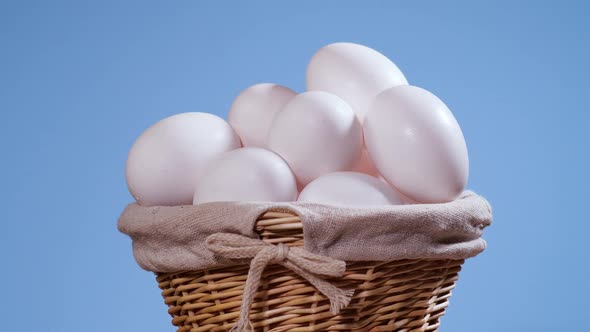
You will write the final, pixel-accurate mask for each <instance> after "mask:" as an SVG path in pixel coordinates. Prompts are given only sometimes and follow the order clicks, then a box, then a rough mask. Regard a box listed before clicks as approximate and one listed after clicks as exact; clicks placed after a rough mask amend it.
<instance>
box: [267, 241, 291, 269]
mask: <svg viewBox="0 0 590 332" xmlns="http://www.w3.org/2000/svg"><path fill="white" fill-rule="evenodd" d="M275 248H276V249H275V250H274V252H275V257H274V258H273V259H272V260H271V261H270V263H271V264H281V262H283V261H284V260H286V259H287V257H288V256H289V246H288V245H286V244H284V243H279V244H278V245H276V246H275Z"/></svg>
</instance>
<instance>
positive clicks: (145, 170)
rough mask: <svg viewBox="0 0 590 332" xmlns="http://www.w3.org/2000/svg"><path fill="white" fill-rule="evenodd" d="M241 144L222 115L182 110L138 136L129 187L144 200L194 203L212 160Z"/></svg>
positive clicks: (147, 202) (128, 171)
mask: <svg viewBox="0 0 590 332" xmlns="http://www.w3.org/2000/svg"><path fill="white" fill-rule="evenodd" d="M239 147H240V141H239V138H238V136H237V135H236V134H235V133H234V131H233V129H232V128H231V127H230V125H229V124H228V123H227V122H225V121H224V120H223V119H221V118H220V117H217V116H215V115H212V114H207V113H182V114H178V115H174V116H171V117H168V118H166V119H164V120H161V121H160V122H158V123H156V124H154V125H153V126H151V127H150V128H148V129H147V130H146V131H144V132H143V133H142V134H141V136H139V138H138V139H137V140H136V141H135V143H134V144H133V147H132V148H131V150H130V151H129V157H128V159H127V165H126V177H127V186H128V188H129V192H130V193H131V195H133V197H134V198H135V200H136V201H137V202H138V203H139V204H140V205H145V206H153V205H167V206H172V205H183V204H191V203H192V201H193V194H194V192H195V186H196V184H197V180H198V179H199V177H200V176H201V175H202V173H203V171H204V170H205V167H206V166H207V165H208V164H209V162H210V161H211V160H213V159H214V158H216V157H219V156H220V155H221V154H223V153H224V152H227V151H230V150H233V149H237V148H239Z"/></svg>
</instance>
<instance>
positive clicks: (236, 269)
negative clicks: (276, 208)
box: [157, 212, 463, 332]
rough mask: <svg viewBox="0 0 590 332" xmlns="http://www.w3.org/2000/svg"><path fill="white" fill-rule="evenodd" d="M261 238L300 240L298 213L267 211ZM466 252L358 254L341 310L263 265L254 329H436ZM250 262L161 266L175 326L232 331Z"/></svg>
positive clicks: (342, 283)
mask: <svg viewBox="0 0 590 332" xmlns="http://www.w3.org/2000/svg"><path fill="white" fill-rule="evenodd" d="M256 228H257V229H256V230H257V232H258V233H259V234H260V237H261V239H262V240H264V241H266V242H268V243H272V244H278V243H284V244H287V245H288V246H303V226H302V224H301V222H300V220H299V217H297V216H293V215H291V214H286V213H278V212H267V213H265V214H264V215H262V216H261V217H260V218H259V220H258V222H257V226H256ZM462 263H463V260H400V261H394V262H353V263H349V264H347V266H346V273H345V275H344V277H342V278H338V279H335V278H332V279H329V281H330V282H332V283H334V284H335V285H336V286H338V287H341V288H353V289H355V293H354V297H353V298H352V301H351V302H350V304H349V305H348V306H347V307H346V308H345V309H343V310H342V311H341V312H340V313H339V314H338V315H333V314H332V313H331V312H330V303H329V301H328V299H327V298H326V297H325V296H323V295H322V294H321V293H320V292H318V291H317V289H315V288H314V287H313V286H311V285H310V284H309V283H308V282H307V281H306V280H305V279H303V278H302V277H300V276H299V275H297V274H295V273H294V272H292V271H290V270H288V269H286V268H284V267H282V266H280V265H270V266H268V267H267V268H266V270H265V271H264V274H263V276H262V281H261V284H260V285H261V286H260V288H259V289H258V292H257V293H256V298H255V301H254V303H253V304H252V306H251V312H250V321H251V322H252V323H253V326H254V328H255V330H256V331H265V332H271V331H272V332H275V331H276V332H279V331H289V332H303V331H405V332H410V331H412V332H419V331H437V330H438V327H439V319H440V317H441V316H442V315H444V313H445V309H446V307H447V306H448V301H449V297H450V296H451V290H452V289H453V288H454V286H455V282H456V281H457V279H458V274H457V273H458V272H459V270H460V269H461V264H462ZM248 269H249V266H248V265H239V266H232V267H226V268H219V269H214V270H206V271H189V272H179V273H166V274H158V276H157V281H158V283H159V286H160V288H161V289H162V296H163V297H164V301H165V303H166V304H167V305H168V306H169V310H168V312H169V313H170V315H171V316H172V317H173V319H172V324H174V325H175V326H177V327H178V330H177V331H178V332H189V331H190V332H201V331H203V332H205V331H228V330H230V329H231V328H232V327H233V326H234V325H235V323H236V321H237V319H238V316H239V311H240V304H241V299H242V293H243V289H244V285H245V283H246V276H247V274H248Z"/></svg>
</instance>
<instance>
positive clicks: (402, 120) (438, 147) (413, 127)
mask: <svg viewBox="0 0 590 332" xmlns="http://www.w3.org/2000/svg"><path fill="white" fill-rule="evenodd" d="M364 134H365V144H366V146H367V150H368V151H369V155H370V156H371V159H372V160H373V161H374V162H375V166H377V169H378V170H379V173H381V175H383V177H384V178H385V179H386V180H387V181H388V182H389V183H390V184H392V185H393V186H394V187H395V188H397V189H398V190H399V191H400V192H401V193H402V194H404V195H406V196H408V198H410V199H411V200H414V201H416V202H419V203H442V202H449V201H452V200H454V199H455V198H457V197H458V196H459V194H461V192H462V191H463V189H464V188H465V185H466V184H467V177H468V173H469V160H468V156H467V146H466V144H465V139H464V138H463V133H462V132H461V128H460V127H459V124H458V123H457V121H456V120H455V117H454V116H453V114H452V113H451V111H450V110H449V109H448V108H447V106H446V105H445V104H444V103H443V102H442V101H441V100H440V99H438V98H437V97H436V96H435V95H433V94H432V93H430V92H428V91H426V90H424V89H421V88H418V87H415V86H398V87H394V88H390V89H388V90H385V91H383V92H382V93H380V94H379V95H378V96H377V97H376V99H375V101H374V102H373V104H372V106H371V108H370V110H369V112H368V113H367V117H366V119H365V123H364Z"/></svg>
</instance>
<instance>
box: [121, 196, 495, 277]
mask: <svg viewBox="0 0 590 332" xmlns="http://www.w3.org/2000/svg"><path fill="white" fill-rule="evenodd" d="M267 210H274V211H290V212H293V213H296V214H297V215H299V216H300V217H301V221H302V223H303V233H304V238H305V249H306V250H307V251H308V252H310V253H313V254H318V255H322V256H327V257H331V258H334V259H338V260H342V261H367V260H378V261H394V260H399V259H415V258H424V259H436V258H438V259H462V258H468V257H472V256H475V255H477V254H478V253H480V252H481V251H483V250H484V249H485V247H486V243H485V241H484V240H483V239H482V238H481V235H482V231H483V229H484V228H485V227H486V226H488V225H489V224H490V223H491V220H492V213H491V208H490V205H489V204H488V202H487V201H486V200H485V199H484V198H483V197H481V196H478V195H476V194H475V193H473V192H469V191H468V192H465V193H464V194H463V195H462V196H461V197H460V198H458V199H457V200H455V201H453V202H450V203H444V204H414V205H399V206H373V207H339V206H330V205H322V204H312V203H302V202H295V203H260V202H215V203H206V204H201V205H196V206H191V205H187V206H176V207H141V206H139V205H137V204H131V205H129V206H127V207H126V208H125V210H124V211H123V214H122V215H121V217H120V219H119V230H120V231H121V232H123V233H125V234H127V235H129V236H130V237H131V238H132V240H133V252H134V255H135V258H136V260H137V262H138V263H139V265H140V266H141V267H142V268H144V269H146V270H149V271H154V272H179V271H190V270H203V269H211V268H215V267H222V266H228V265H233V264H235V260H234V259H231V258H226V257H222V256H221V255H216V254H215V253H214V252H212V251H211V250H209V249H208V248H207V244H206V239H207V238H208V237H209V236H210V235H211V234H215V233H230V234H238V235H243V236H246V237H248V238H253V239H256V238H257V235H256V233H255V232H254V224H255V222H256V219H257V218H258V216H260V215H261V214H263V213H264V212H265V211H267Z"/></svg>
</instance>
